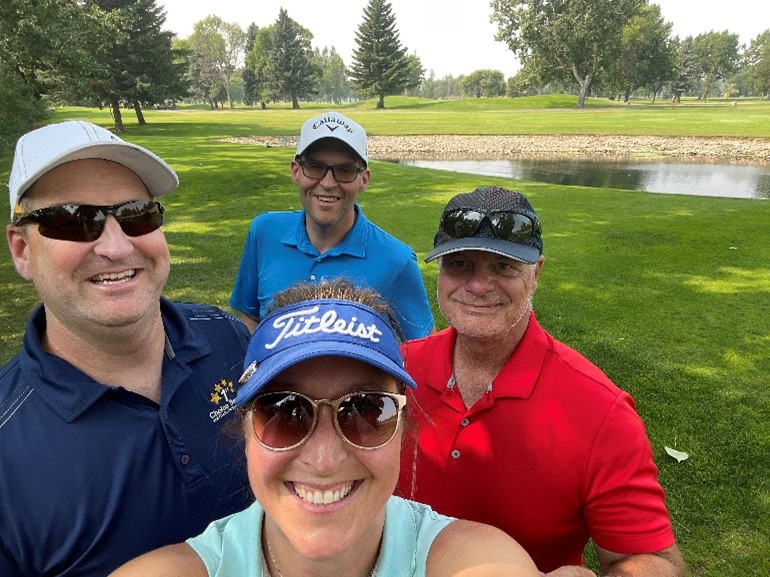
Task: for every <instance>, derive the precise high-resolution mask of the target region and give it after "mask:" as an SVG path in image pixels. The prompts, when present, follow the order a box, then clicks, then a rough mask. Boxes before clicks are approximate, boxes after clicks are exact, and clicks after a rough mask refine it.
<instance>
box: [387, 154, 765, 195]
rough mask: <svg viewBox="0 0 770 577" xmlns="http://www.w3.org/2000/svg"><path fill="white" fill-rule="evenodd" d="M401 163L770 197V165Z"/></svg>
mask: <svg viewBox="0 0 770 577" xmlns="http://www.w3.org/2000/svg"><path fill="white" fill-rule="evenodd" d="M398 162H399V163H400V164H406V165H409V166H419V167H422V168H436V169H439V170H450V171H454V172H467V173H471V174H480V175H484V176H500V177H504V178H513V179H516V180H531V181H536V182H548V183H551V184H565V185H578V186H590V187H599V188H621V189H626V190H639V191H645V192H659V193H669V194H691V195H700V196H723V197H730V198H760V199H769V198H770V164H760V165H756V164H752V165H749V164H727V163H724V164H721V163H708V164H704V163H682V162H660V161H656V162H643V161H639V162H632V161H628V160H622V161H607V160H585V159H540V158H537V159H532V158H529V159H524V158H521V159H507V160H399V161H398Z"/></svg>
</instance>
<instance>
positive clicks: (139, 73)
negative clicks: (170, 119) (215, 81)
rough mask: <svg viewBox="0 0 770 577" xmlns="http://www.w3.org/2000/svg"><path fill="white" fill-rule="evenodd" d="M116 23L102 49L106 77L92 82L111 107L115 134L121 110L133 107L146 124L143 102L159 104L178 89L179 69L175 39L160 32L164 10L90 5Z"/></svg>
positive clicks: (99, 1)
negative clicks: (128, 104) (126, 105)
mask: <svg viewBox="0 0 770 577" xmlns="http://www.w3.org/2000/svg"><path fill="white" fill-rule="evenodd" d="M86 4H90V5H95V6H98V7H99V8H100V9H101V10H103V11H104V12H106V13H110V14H112V15H113V17H114V18H116V21H117V31H116V34H115V36H114V38H113V41H112V43H110V44H109V45H107V46H106V52H107V55H106V64H107V68H108V70H107V72H106V74H103V75H101V76H96V77H92V78H91V86H92V92H93V95H94V96H96V97H97V98H98V99H100V100H102V101H106V102H108V103H109V106H110V108H111V110H112V115H113V121H114V123H115V131H116V132H123V119H122V115H121V111H120V105H121V102H123V101H129V102H131V103H132V104H133V106H134V110H135V111H136V113H137V118H138V120H139V122H140V123H144V118H143V116H142V114H141V103H142V102H147V101H149V102H148V103H150V104H152V103H155V102H160V101H162V100H163V98H164V97H165V96H167V94H166V91H167V90H170V89H172V87H173V90H177V89H178V87H179V84H180V79H179V77H178V74H179V72H180V71H179V68H178V67H175V66H174V65H173V62H174V55H173V53H172V50H171V47H172V41H173V34H172V33H171V32H168V31H163V30H162V27H163V24H164V23H165V21H166V13H165V11H164V10H163V9H162V8H161V7H159V6H157V5H156V4H155V0H88V1H87V2H86Z"/></svg>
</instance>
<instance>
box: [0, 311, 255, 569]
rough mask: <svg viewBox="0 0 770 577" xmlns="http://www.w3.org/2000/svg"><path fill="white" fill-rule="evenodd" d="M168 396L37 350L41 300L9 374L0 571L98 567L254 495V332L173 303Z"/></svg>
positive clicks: (1, 407) (1, 468)
mask: <svg viewBox="0 0 770 577" xmlns="http://www.w3.org/2000/svg"><path fill="white" fill-rule="evenodd" d="M161 311H162V315H163V324H164V327H165V329H166V335H167V340H168V342H167V346H166V355H165V357H164V361H163V379H162V390H161V399H160V405H158V404H156V403H154V402H153V401H151V400H149V399H147V398H145V397H142V396H140V395H137V394H135V393H131V392H128V391H126V390H125V389H123V388H122V387H110V386H105V385H101V384H99V383H97V382H95V381H93V380H92V379H91V378H89V377H88V376H86V375H85V374H83V373H82V372H80V371H79V370H78V369H76V368H75V367H73V366H72V365H70V364H69V363H67V362H65V361H63V360H62V359H60V358H58V357H55V356H53V355H50V354H48V353H45V352H44V351H43V350H42V349H41V348H40V341H39V337H38V335H39V334H41V332H42V330H43V328H44V326H45V314H44V311H43V308H42V307H40V308H38V309H37V310H36V311H35V313H34V314H33V315H32V316H31V318H30V321H29V323H28V325H27V330H26V334H25V336H24V344H23V347H22V350H21V351H20V352H19V353H18V354H17V355H16V357H14V358H13V359H12V360H11V361H10V362H9V363H8V364H7V365H6V366H5V367H3V368H2V370H0V575H2V576H3V577H17V576H18V577H31V576H33V575H34V576H48V575H57V576H67V577H70V576H76V575H77V576H85V575H88V576H94V577H96V576H99V577H103V576H104V575H106V574H108V573H109V572H110V571H111V570H113V569H115V568H116V567H118V566H119V565H121V564H122V563H124V562H125V561H127V560H129V559H132V558H133V557H136V556H137V555H139V554H141V553H144V552H146V551H149V550H151V549H155V548H157V547H160V546H163V545H166V544H169V543H177V542H181V541H184V540H185V539H187V538H188V537H191V536H193V535H197V534H199V533H200V532H202V531H203V530H204V529H205V528H206V526H207V525H208V524H209V523H210V522H211V521H213V520H215V519H218V518H220V517H223V516H225V515H229V514H231V513H233V512H235V511H239V510H241V509H243V508H245V507H246V506H247V505H248V504H249V502H250V501H251V500H252V499H251V497H250V491H249V489H248V480H247V478H246V475H245V461H244V456H243V447H242V445H241V444H239V439H238V438H237V436H236V437H233V438H232V439H229V440H228V437H227V436H226V435H224V434H223V432H222V431H221V426H222V424H223V423H224V422H225V421H227V420H228V419H229V418H231V417H234V416H235V415H236V412H235V410H234V407H235V405H234V403H235V393H236V386H237V382H238V378H239V377H240V375H241V373H242V371H243V358H244V356H245V352H246V347H247V344H248V338H249V334H248V330H247V329H246V327H245V325H243V323H241V322H240V321H238V320H237V319H235V318H234V317H233V316H232V315H230V314H228V313H225V312H224V311H222V310H220V309H217V308H215V307H211V306H206V305H197V304H183V303H173V302H170V301H168V300H165V299H162V301H161Z"/></svg>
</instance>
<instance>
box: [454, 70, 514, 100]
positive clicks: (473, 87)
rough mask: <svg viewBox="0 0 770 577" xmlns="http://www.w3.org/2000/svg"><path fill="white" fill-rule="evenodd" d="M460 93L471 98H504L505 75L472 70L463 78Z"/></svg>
mask: <svg viewBox="0 0 770 577" xmlns="http://www.w3.org/2000/svg"><path fill="white" fill-rule="evenodd" d="M460 92H461V93H462V94H463V96H469V97H471V98H494V97H496V96H505V75H504V74H503V73H502V72H500V71H499V70H474V71H473V72H471V73H470V74H468V75H467V76H465V77H463V79H462V82H460Z"/></svg>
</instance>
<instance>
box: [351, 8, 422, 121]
mask: <svg viewBox="0 0 770 577" xmlns="http://www.w3.org/2000/svg"><path fill="white" fill-rule="evenodd" d="M350 75H351V77H352V79H353V82H354V84H355V86H356V87H357V88H358V90H359V91H360V92H361V93H362V94H364V95H366V96H376V97H377V108H385V97H386V96H389V95H392V94H401V93H402V92H403V91H404V88H406V86H407V83H408V82H409V79H410V77H409V75H410V65H409V61H408V60H407V58H406V49H405V48H403V47H402V46H401V40H400V39H399V32H398V30H397V29H396V17H395V16H394V15H393V9H392V7H391V5H390V3H389V2H386V1H385V0H369V4H367V5H366V7H365V8H364V19H363V21H362V22H361V24H360V25H359V26H358V30H357V31H356V48H355V50H354V51H353V65H352V67H351V70H350Z"/></svg>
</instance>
